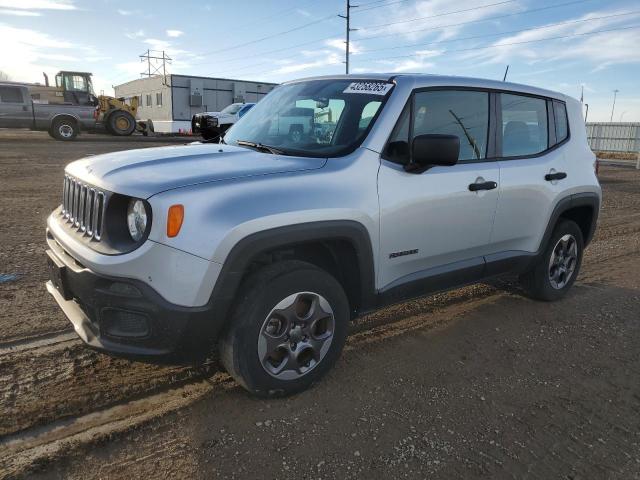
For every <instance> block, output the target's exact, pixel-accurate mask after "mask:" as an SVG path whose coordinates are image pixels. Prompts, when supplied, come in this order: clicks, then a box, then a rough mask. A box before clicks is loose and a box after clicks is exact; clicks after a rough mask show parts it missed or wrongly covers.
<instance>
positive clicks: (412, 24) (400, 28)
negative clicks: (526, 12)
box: [357, 0, 521, 40]
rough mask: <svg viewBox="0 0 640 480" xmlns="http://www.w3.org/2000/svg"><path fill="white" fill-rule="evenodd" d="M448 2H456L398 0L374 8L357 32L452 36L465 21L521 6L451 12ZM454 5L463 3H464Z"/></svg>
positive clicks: (505, 4) (364, 35) (445, 37)
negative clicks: (368, 21)
mask: <svg viewBox="0 0 640 480" xmlns="http://www.w3.org/2000/svg"><path fill="white" fill-rule="evenodd" d="M452 5H456V4H455V3H454V4H452V2H451V1H450V0H420V1H416V2H414V3H413V4H411V5H407V4H406V3H404V2H399V3H398V4H397V5H396V4H394V5H392V6H391V8H388V9H382V10H380V11H377V10H376V12H379V13H377V14H376V15H375V16H374V20H375V21H374V22H373V25H372V26H370V27H364V28H360V29H359V30H358V32H357V35H362V36H363V38H365V37H369V36H378V35H381V36H395V35H398V36H402V37H404V38H405V39H409V40H418V39H420V38H424V37H427V36H431V37H434V39H435V40H445V39H447V38H452V37H455V36H456V35H457V34H458V33H459V32H460V31H461V30H462V29H464V28H465V26H466V25H465V23H466V22H475V21H479V20H482V19H484V18H487V17H493V16H496V15H498V14H501V13H511V12H516V11H518V10H520V9H521V7H520V6H519V5H518V4H517V3H502V4H496V5H492V6H490V7H484V8H471V7H468V8H460V9H459V11H458V12H457V13H455V15H452V14H450V13H451V12H452ZM458 5H461V6H466V3H458ZM479 6H481V5H479ZM460 10H468V11H460Z"/></svg>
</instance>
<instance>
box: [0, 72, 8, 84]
mask: <svg viewBox="0 0 640 480" xmlns="http://www.w3.org/2000/svg"><path fill="white" fill-rule="evenodd" d="M5 80H10V77H9V74H8V73H5V72H3V71H2V70H0V82H2V81H5Z"/></svg>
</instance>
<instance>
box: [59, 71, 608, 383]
mask: <svg viewBox="0 0 640 480" xmlns="http://www.w3.org/2000/svg"><path fill="white" fill-rule="evenodd" d="M594 160H595V158H594V155H593V153H592V152H591V151H590V150H589V147H588V145H587V139H586V134H585V127H584V123H583V120H582V113H581V105H580V103H579V102H577V101H576V100H574V99H571V98H568V97H566V96H564V95H562V94H559V93H555V92H551V91H547V90H541V89H538V88H533V87H528V86H524V85H516V84H511V83H504V82H494V81H489V80H478V79H471V78H459V77H444V76H431V75H391V74H388V75H382V74H381V75H362V76H354V75H350V76H335V77H319V78H309V79H304V80H298V81H293V82H289V83H286V84H284V85H281V86H279V87H278V88H276V89H275V90H273V91H272V92H271V93H269V95H267V96H266V97H265V98H264V99H263V100H262V101H260V103H258V104H257V105H256V106H255V107H254V108H253V109H252V110H251V111H249V113H247V114H246V115H245V116H244V117H242V118H241V119H240V120H239V121H238V122H237V123H236V124H235V125H234V126H233V127H232V128H231V129H230V130H229V131H228V132H227V134H226V135H225V137H224V139H223V141H222V143H219V144H218V143H216V144H213V143H206V142H205V143H194V144H190V145H184V146H177V147H163V148H148V149H142V150H135V151H124V152H117V153H110V154H106V155H99V156H95V157H91V158H87V159H83V160H79V161H76V162H73V163H71V164H69V165H68V166H67V168H66V170H65V177H64V188H63V195H62V205H61V206H59V207H58V208H57V209H56V210H55V211H54V212H53V213H52V214H51V216H50V217H49V219H48V228H47V242H48V247H49V250H48V252H47V253H48V257H49V258H48V264H49V269H50V278H51V280H50V281H49V282H48V283H47V289H48V291H49V292H50V293H51V295H52V296H53V297H54V298H55V300H56V301H57V303H58V304H59V305H60V308H61V309H62V310H63V311H64V313H65V314H66V315H67V317H68V318H69V320H70V321H71V322H72V323H73V326H74V327H75V330H76V331H77V333H78V335H79V336H80V337H81V338H82V340H84V341H85V342H86V343H87V344H88V345H90V346H92V347H95V348H98V349H102V350H106V351H109V352H114V353H118V354H124V355H133V356H158V357H160V356H167V355H169V356H172V355H177V354H180V356H181V355H182V354H184V353H189V354H192V353H195V352H198V353H199V354H200V355H202V356H203V355H206V354H207V353H208V352H210V351H211V349H212V347H217V351H218V353H219V356H220V359H221V361H222V363H223V364H224V367H225V368H226V369H227V370H228V372H229V373H230V374H231V375H232V376H233V377H234V378H235V379H236V380H237V381H238V382H239V383H241V384H242V385H243V386H244V387H245V388H246V389H247V390H249V391H250V392H253V393H254V394H257V395H262V396H272V395H284V394H289V393H293V392H296V391H300V390H302V389H304V388H306V387H308V386H309V385H311V384H312V383H313V382H315V381H317V380H318V379H319V378H320V377H321V376H322V375H323V374H324V373H326V372H327V371H328V370H329V369H330V368H331V367H332V365H333V364H334V363H335V362H336V360H337V358H338V356H339V355H340V352H341V350H342V348H343V345H344V343H345V338H346V336H347V327H348V324H349V321H350V320H351V319H353V318H354V317H357V316H359V315H362V314H364V313H367V312H371V311H372V310H375V309H378V308H381V307H384V306H386V305H389V304H392V303H395V302H400V301H403V300H405V299H408V298H412V297H416V296H420V295H425V294H429V293H432V292H435V291H441V290H446V289H450V288H455V287H457V286H460V285H463V284H469V283H473V282H478V281H481V280H483V279H486V278H487V277H493V276H496V275H501V274H506V273H515V274H519V275H520V279H521V282H522V285H523V286H524V289H525V291H526V292H527V293H528V294H529V295H530V296H531V297H533V298H537V299H541V300H556V299H559V298H561V297H562V296H563V295H564V294H565V293H566V292H567V290H568V289H569V288H571V285H572V284H573V282H574V281H575V280H576V277H577V275H578V272H579V270H580V263H581V260H582V255H583V251H584V248H585V246H586V245H587V244H588V243H589V241H590V240H591V238H592V237H593V233H594V230H595V227H596V220H597V216H598V211H599V208H600V201H601V190H600V186H599V185H598V180H597V178H596V175H595V172H594ZM170 354H171V355H170Z"/></svg>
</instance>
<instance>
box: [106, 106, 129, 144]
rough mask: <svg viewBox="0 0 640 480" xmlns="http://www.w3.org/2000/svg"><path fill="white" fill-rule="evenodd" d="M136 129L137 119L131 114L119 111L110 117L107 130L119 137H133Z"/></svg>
mask: <svg viewBox="0 0 640 480" xmlns="http://www.w3.org/2000/svg"><path fill="white" fill-rule="evenodd" d="M135 129H136V119H135V118H133V115H131V114H130V113H129V112H125V111H124V110H118V111H115V112H113V113H112V114H111V115H109V118H108V119H107V130H108V131H109V132H110V133H111V134H113V135H117V136H119V137H126V136H128V135H131V134H132V133H133V132H134V130H135Z"/></svg>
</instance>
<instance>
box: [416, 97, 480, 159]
mask: <svg viewBox="0 0 640 480" xmlns="http://www.w3.org/2000/svg"><path fill="white" fill-rule="evenodd" d="M488 133H489V94H488V93H487V92H475V91H467V90H433V91H427V92H419V93H416V94H415V95H414V101H413V129H412V135H413V137H417V136H418V135H428V134H441V135H442V134H444V135H456V136H457V137H458V138H459V139H460V155H459V156H458V160H460V161H465V160H480V159H483V158H486V156H487V139H488Z"/></svg>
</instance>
